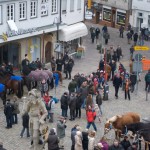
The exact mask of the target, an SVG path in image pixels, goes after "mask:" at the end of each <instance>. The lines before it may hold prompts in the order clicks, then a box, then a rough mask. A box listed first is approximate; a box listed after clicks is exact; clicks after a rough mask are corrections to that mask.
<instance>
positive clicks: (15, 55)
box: [0, 42, 20, 68]
mask: <svg viewBox="0 0 150 150" xmlns="http://www.w3.org/2000/svg"><path fill="white" fill-rule="evenodd" d="M19 52H20V43H17V42H16V43H15V42H13V43H12V42H10V43H7V44H4V45H2V46H0V64H2V63H6V64H8V62H10V63H11V64H13V66H14V68H17V67H18V66H19Z"/></svg>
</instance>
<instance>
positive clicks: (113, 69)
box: [109, 60, 116, 81]
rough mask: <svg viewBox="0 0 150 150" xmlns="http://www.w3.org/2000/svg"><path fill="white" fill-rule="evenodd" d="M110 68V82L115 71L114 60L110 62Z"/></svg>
mask: <svg viewBox="0 0 150 150" xmlns="http://www.w3.org/2000/svg"><path fill="white" fill-rule="evenodd" d="M109 65H110V67H111V74H112V81H113V79H114V72H115V70H116V62H115V61H114V60H112V62H110V63H109Z"/></svg>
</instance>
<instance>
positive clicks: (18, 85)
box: [0, 73, 23, 98]
mask: <svg viewBox="0 0 150 150" xmlns="http://www.w3.org/2000/svg"><path fill="white" fill-rule="evenodd" d="M11 76H12V74H9V73H6V74H5V75H4V77H0V82H1V83H3V84H4V85H5V86H6V92H7V89H9V94H10V92H11V91H10V90H12V91H13V93H15V94H16V96H17V97H18V98H21V97H22V96H23V80H20V81H17V80H12V79H11ZM13 76H14V75H13Z"/></svg>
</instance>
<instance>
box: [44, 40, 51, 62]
mask: <svg viewBox="0 0 150 150" xmlns="http://www.w3.org/2000/svg"><path fill="white" fill-rule="evenodd" d="M51 58H52V43H51V42H48V43H47V44H46V46H45V63H49V62H50V61H51Z"/></svg>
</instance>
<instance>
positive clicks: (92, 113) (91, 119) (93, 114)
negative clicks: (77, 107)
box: [86, 105, 97, 131]
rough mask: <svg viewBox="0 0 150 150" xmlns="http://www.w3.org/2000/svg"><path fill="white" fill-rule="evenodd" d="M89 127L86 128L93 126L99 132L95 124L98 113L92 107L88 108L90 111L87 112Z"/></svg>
mask: <svg viewBox="0 0 150 150" xmlns="http://www.w3.org/2000/svg"><path fill="white" fill-rule="evenodd" d="M86 116H87V126H86V128H87V129H89V128H90V126H91V125H92V126H93V128H94V130H95V131H97V128H96V125H95V123H94V121H95V118H96V112H95V111H94V110H92V108H91V106H90V105H89V106H88V111H87V114H86Z"/></svg>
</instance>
